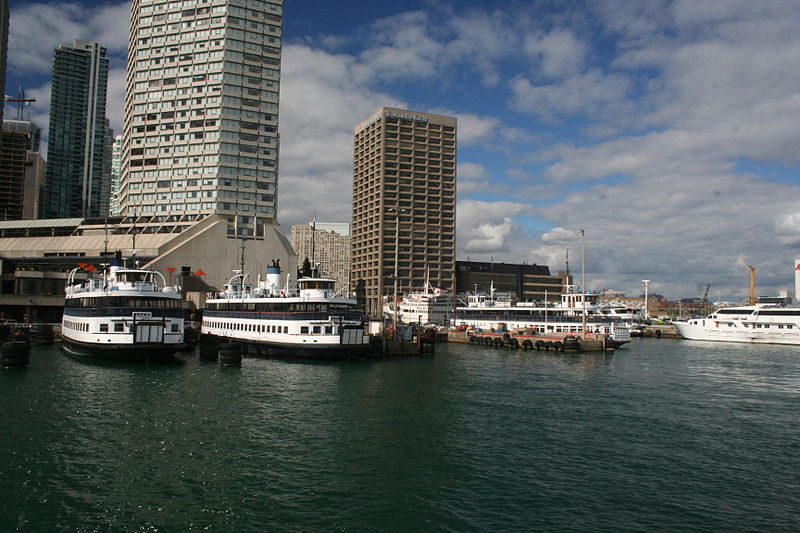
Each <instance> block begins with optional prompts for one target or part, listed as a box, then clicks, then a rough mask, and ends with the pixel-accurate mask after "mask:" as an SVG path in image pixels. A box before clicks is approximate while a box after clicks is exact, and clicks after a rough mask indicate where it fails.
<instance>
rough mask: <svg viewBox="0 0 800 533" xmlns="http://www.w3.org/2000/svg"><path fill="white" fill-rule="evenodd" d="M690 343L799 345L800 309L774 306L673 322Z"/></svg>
mask: <svg viewBox="0 0 800 533" xmlns="http://www.w3.org/2000/svg"><path fill="white" fill-rule="evenodd" d="M672 324H673V325H674V326H675V327H676V328H677V329H678V332H679V333H680V334H681V337H683V338H684V339H689V340H699V341H720V342H744V343H752V344H800V307H780V306H777V305H775V304H756V305H743V306H738V307H725V308H721V309H717V310H716V311H714V312H713V313H711V314H710V315H708V316H707V317H706V318H692V319H689V320H676V321H674V322H673V323H672Z"/></svg>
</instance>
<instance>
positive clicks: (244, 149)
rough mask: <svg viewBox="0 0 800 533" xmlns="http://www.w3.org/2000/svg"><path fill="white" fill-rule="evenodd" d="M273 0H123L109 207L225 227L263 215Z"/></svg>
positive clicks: (276, 4)
mask: <svg viewBox="0 0 800 533" xmlns="http://www.w3.org/2000/svg"><path fill="white" fill-rule="evenodd" d="M282 16H283V1H282V0H271V1H262V0H182V1H164V0H133V1H132V2H131V30H130V37H129V56H128V79H127V91H126V103H125V129H124V135H123V157H122V170H121V172H122V180H121V184H120V209H121V214H123V215H125V216H129V217H131V216H134V217H136V218H140V219H141V218H144V221H145V222H148V223H151V224H152V223H160V224H163V228H164V229H163V231H180V230H181V229H182V228H184V227H187V226H189V225H190V224H192V223H193V222H194V221H196V220H200V219H202V218H204V217H206V216H208V215H211V214H219V215H222V216H224V217H226V218H227V219H228V223H229V225H228V234H229V235H230V236H236V235H243V236H256V237H258V236H261V235H263V234H264V229H265V226H266V225H269V224H272V223H273V222H274V221H275V210H276V206H277V196H276V189H277V178H278V92H279V82H280V60H281V34H282Z"/></svg>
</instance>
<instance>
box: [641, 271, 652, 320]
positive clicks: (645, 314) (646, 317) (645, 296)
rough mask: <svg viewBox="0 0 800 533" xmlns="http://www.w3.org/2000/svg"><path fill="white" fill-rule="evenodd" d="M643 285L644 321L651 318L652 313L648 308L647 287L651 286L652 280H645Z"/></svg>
mask: <svg viewBox="0 0 800 533" xmlns="http://www.w3.org/2000/svg"><path fill="white" fill-rule="evenodd" d="M642 283H644V319H645V320H647V319H648V318H650V311H649V310H648V308H647V286H648V285H649V284H650V280H649V279H643V280H642Z"/></svg>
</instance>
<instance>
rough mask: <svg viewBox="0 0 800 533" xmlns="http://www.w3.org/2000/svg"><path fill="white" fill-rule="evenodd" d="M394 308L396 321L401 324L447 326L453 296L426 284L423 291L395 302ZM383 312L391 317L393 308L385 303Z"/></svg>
mask: <svg viewBox="0 0 800 533" xmlns="http://www.w3.org/2000/svg"><path fill="white" fill-rule="evenodd" d="M396 307H397V321H398V322H399V323H401V324H412V323H419V324H447V323H449V322H450V315H451V314H452V313H453V308H454V303H453V295H452V293H450V291H447V290H445V289H440V288H438V287H436V288H434V287H432V286H431V285H430V283H426V284H425V289H424V290H421V291H413V292H411V293H409V294H407V295H406V296H404V297H403V298H402V299H400V300H399V301H398V302H397V305H396ZM383 312H384V314H385V315H388V316H392V315H393V314H394V312H395V306H393V305H392V304H391V302H387V303H385V304H384V306H383Z"/></svg>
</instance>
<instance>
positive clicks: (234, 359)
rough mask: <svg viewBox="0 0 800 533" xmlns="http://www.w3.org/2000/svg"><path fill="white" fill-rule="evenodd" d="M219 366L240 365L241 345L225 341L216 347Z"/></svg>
mask: <svg viewBox="0 0 800 533" xmlns="http://www.w3.org/2000/svg"><path fill="white" fill-rule="evenodd" d="M217 351H218V353H219V364H220V366H242V345H241V344H239V343H238V342H226V343H223V344H220V345H219V347H218V350H217Z"/></svg>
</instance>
